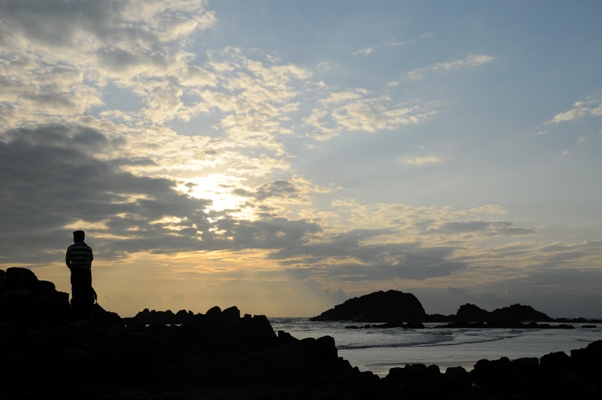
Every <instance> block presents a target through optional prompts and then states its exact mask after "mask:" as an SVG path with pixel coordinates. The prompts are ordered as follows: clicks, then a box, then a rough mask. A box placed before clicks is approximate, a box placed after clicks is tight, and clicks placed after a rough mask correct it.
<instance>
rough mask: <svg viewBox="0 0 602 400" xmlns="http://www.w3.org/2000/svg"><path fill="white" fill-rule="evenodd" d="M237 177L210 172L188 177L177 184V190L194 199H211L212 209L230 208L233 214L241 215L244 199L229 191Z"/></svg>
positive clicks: (210, 206)
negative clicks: (209, 173) (200, 175)
mask: <svg viewBox="0 0 602 400" xmlns="http://www.w3.org/2000/svg"><path fill="white" fill-rule="evenodd" d="M239 180H240V179H239V178H235V177H232V176H225V175H218V174H212V175H208V176H202V177H197V178H191V179H188V180H187V181H186V182H184V183H182V184H180V185H179V186H178V190H180V191H182V192H184V193H186V194H188V195H189V196H191V197H194V198H195V199H207V200H211V202H212V203H211V205H209V208H210V209H211V210H214V211H223V210H231V211H232V212H233V214H235V215H239V216H240V215H242V214H243V213H244V212H243V210H241V206H242V205H243V203H244V201H245V199H244V198H243V197H240V196H236V195H234V194H232V193H231V188H232V187H234V186H235V185H236V184H237V183H238V181H239Z"/></svg>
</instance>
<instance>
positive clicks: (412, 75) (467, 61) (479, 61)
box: [406, 54, 495, 80]
mask: <svg viewBox="0 0 602 400" xmlns="http://www.w3.org/2000/svg"><path fill="white" fill-rule="evenodd" d="M494 60H495V57H492V56H487V55H482V54H481V55H474V54H469V55H468V56H466V58H464V59H461V60H455V61H449V62H442V63H437V64H432V65H429V66H427V67H425V68H418V69H415V70H412V71H410V72H408V73H407V74H406V79H407V80H419V79H422V78H423V76H424V74H425V73H426V72H428V71H441V70H452V69H459V68H464V67H475V66H479V65H483V64H487V63H490V62H492V61H494Z"/></svg>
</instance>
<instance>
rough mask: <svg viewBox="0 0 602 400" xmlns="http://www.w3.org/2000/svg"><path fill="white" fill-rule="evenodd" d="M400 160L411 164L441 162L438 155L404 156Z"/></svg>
mask: <svg viewBox="0 0 602 400" xmlns="http://www.w3.org/2000/svg"><path fill="white" fill-rule="evenodd" d="M402 161H403V162H404V163H406V164H411V165H424V164H437V163H440V162H441V157H439V156H424V157H404V158H402Z"/></svg>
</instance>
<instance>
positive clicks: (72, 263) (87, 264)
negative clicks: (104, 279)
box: [65, 242, 94, 269]
mask: <svg viewBox="0 0 602 400" xmlns="http://www.w3.org/2000/svg"><path fill="white" fill-rule="evenodd" d="M65 260H66V261H67V265H68V266H69V268H70V269H78V268H86V269H91V268H92V260H94V256H93V255H92V249H91V248H90V246H88V245H87V244H85V243H84V242H77V243H74V244H72V245H71V246H69V248H68V249H67V255H66V256H65Z"/></svg>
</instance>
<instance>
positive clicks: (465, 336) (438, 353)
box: [270, 318, 602, 376]
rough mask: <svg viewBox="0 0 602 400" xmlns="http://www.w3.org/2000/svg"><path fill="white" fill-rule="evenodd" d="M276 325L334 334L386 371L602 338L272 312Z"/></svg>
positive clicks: (342, 345)
mask: <svg viewBox="0 0 602 400" xmlns="http://www.w3.org/2000/svg"><path fill="white" fill-rule="evenodd" d="M270 322H271V323H272V327H273V328H274V331H276V332H277V331H279V330H282V331H285V332H288V333H290V334H291V335H293V336H294V337H296V338H298V339H303V338H307V337H313V338H318V337H321V336H327V335H328V336H332V337H333V338H334V339H335V342H336V345H337V348H338V349H339V356H341V357H343V358H345V359H346V360H349V362H350V363H351V365H353V366H357V367H358V368H359V369H360V370H361V371H372V372H374V373H375V374H378V375H381V376H385V375H387V374H388V372H389V369H390V368H393V367H403V366H404V365H406V364H415V363H420V364H426V365H431V364H436V365H438V366H439V367H440V368H441V371H442V372H444V371H445V369H446V368H448V367H455V366H462V367H464V368H466V369H467V370H471V369H472V367H473V366H474V364H475V363H476V362H477V361H478V360H480V359H484V358H486V359H490V360H493V359H498V358H500V357H508V358H510V359H516V358H521V357H538V358H539V357H541V356H543V355H545V354H548V353H551V352H555V351H564V352H566V353H567V354H570V351H571V350H573V349H579V348H582V347H586V346H587V345H588V344H589V343H591V342H593V341H596V340H600V339H602V326H597V327H596V328H583V324H573V326H574V327H575V329H558V330H556V329H541V330H540V329H461V328H458V329H452V328H435V327H436V326H437V325H439V324H434V323H429V324H425V329H403V328H385V329H382V328H370V329H346V328H345V327H346V326H358V327H361V326H363V325H364V324H360V323H352V322H311V321H309V320H308V319H307V318H270Z"/></svg>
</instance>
